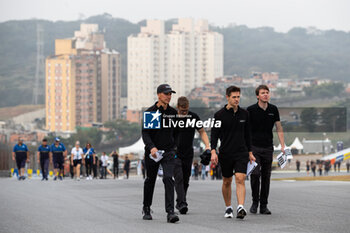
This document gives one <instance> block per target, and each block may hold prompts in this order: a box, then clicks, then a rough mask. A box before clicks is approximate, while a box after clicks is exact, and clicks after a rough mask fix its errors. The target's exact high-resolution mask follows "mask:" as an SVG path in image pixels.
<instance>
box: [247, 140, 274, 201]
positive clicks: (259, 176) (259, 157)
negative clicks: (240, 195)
mask: <svg viewBox="0 0 350 233" xmlns="http://www.w3.org/2000/svg"><path fill="white" fill-rule="evenodd" d="M252 151H253V155H254V156H255V158H256V163H257V164H258V166H257V167H256V168H255V169H254V171H253V172H252V174H251V175H250V186H251V189H252V196H253V203H254V204H258V203H259V202H260V206H266V205H267V203H268V198H269V191H270V178H271V167H272V153H273V148H272V147H271V148H261V147H255V146H252ZM260 180H261V182H260ZM260 183H261V186H260Z"/></svg>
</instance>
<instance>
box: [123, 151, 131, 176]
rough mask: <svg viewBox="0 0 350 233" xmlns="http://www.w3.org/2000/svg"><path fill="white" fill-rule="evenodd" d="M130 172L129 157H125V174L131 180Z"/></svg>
mask: <svg viewBox="0 0 350 233" xmlns="http://www.w3.org/2000/svg"><path fill="white" fill-rule="evenodd" d="M129 171H130V160H129V158H128V156H125V161H124V173H125V177H126V179H129Z"/></svg>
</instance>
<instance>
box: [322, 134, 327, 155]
mask: <svg viewBox="0 0 350 233" xmlns="http://www.w3.org/2000/svg"><path fill="white" fill-rule="evenodd" d="M325 138H326V133H323V138H322V157H324V154H325V149H324V139H325Z"/></svg>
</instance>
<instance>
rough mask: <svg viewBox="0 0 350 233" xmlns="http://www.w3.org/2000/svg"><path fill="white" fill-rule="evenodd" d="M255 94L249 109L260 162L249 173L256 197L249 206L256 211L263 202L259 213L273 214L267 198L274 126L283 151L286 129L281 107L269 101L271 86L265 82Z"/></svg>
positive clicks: (255, 153) (253, 138) (254, 147)
mask: <svg viewBox="0 0 350 233" xmlns="http://www.w3.org/2000/svg"><path fill="white" fill-rule="evenodd" d="M255 94H256V97H257V99H258V102H257V103H256V104H253V105H251V106H249V107H248V108H247V110H248V112H249V114H250V123H251V130H252V151H253V153H254V156H255V157H256V162H257V164H258V166H257V167H256V168H255V169H254V171H253V172H252V174H251V175H250V185H251V188H252V196H253V204H252V206H251V208H250V212H251V213H253V214H256V213H257V209H258V205H259V202H260V214H271V211H270V210H269V209H268V208H267V202H268V201H267V200H268V197H269V191H270V177H271V166H272V160H273V157H272V154H273V134H272V128H273V126H274V125H275V126H276V130H277V134H278V139H279V141H280V143H281V145H282V147H281V151H282V152H283V153H284V145H285V144H284V136H283V128H282V125H281V122H280V115H279V112H278V108H277V107H276V106H275V105H273V104H270V103H269V100H270V91H269V88H268V87H267V86H266V85H260V86H258V87H257V88H256V90H255ZM260 179H261V187H260Z"/></svg>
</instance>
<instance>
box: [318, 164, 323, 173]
mask: <svg viewBox="0 0 350 233" xmlns="http://www.w3.org/2000/svg"><path fill="white" fill-rule="evenodd" d="M322 167H323V163H322V162H319V164H318V172H319V175H320V176H322Z"/></svg>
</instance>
